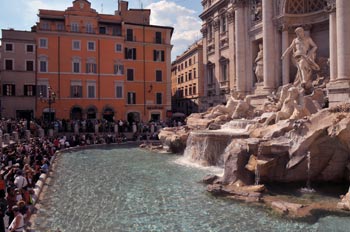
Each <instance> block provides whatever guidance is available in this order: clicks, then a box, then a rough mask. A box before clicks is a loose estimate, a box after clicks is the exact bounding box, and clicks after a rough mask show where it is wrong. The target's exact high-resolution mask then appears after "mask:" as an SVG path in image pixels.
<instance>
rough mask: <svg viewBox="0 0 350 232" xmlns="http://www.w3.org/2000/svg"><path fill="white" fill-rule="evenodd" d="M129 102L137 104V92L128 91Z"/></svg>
mask: <svg viewBox="0 0 350 232" xmlns="http://www.w3.org/2000/svg"><path fill="white" fill-rule="evenodd" d="M128 104H129V105H135V104H136V93H135V92H128Z"/></svg>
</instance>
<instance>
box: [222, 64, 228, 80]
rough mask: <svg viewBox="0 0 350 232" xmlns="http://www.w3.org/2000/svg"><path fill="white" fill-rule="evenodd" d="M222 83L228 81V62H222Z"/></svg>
mask: <svg viewBox="0 0 350 232" xmlns="http://www.w3.org/2000/svg"><path fill="white" fill-rule="evenodd" d="M220 66H221V81H227V80H228V60H226V59H225V60H223V61H221V64H220Z"/></svg>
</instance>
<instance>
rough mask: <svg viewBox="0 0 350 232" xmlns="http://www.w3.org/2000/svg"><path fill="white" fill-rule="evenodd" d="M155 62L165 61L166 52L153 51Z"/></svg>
mask: <svg viewBox="0 0 350 232" xmlns="http://www.w3.org/2000/svg"><path fill="white" fill-rule="evenodd" d="M153 61H164V51H159V50H153Z"/></svg>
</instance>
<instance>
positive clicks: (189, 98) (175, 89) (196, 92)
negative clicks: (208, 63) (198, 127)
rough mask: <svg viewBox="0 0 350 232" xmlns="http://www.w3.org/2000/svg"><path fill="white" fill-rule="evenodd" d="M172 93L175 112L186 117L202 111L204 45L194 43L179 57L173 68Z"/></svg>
mask: <svg viewBox="0 0 350 232" xmlns="http://www.w3.org/2000/svg"><path fill="white" fill-rule="evenodd" d="M171 86H172V87H171V88H172V89H171V93H172V110H173V112H182V113H184V114H186V115H189V114H191V113H196V112H199V111H202V104H201V99H202V97H203V93H204V92H203V91H204V89H203V45H202V40H200V41H197V42H195V43H193V44H192V45H191V46H190V47H189V48H188V49H187V50H186V51H185V52H184V53H182V54H181V55H180V56H177V58H176V60H175V61H173V63H172V68H171Z"/></svg>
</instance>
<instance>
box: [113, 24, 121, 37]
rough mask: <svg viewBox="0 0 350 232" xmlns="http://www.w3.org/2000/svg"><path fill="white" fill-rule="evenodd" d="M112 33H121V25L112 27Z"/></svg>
mask: <svg viewBox="0 0 350 232" xmlns="http://www.w3.org/2000/svg"><path fill="white" fill-rule="evenodd" d="M112 34H113V35H116V36H121V35H122V26H121V25H120V24H118V25H116V26H113V27H112Z"/></svg>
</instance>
